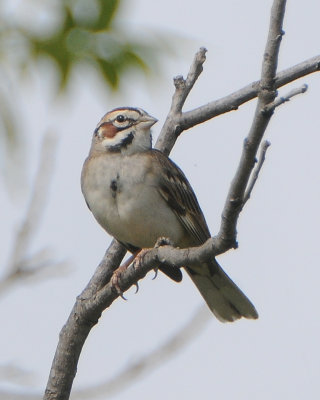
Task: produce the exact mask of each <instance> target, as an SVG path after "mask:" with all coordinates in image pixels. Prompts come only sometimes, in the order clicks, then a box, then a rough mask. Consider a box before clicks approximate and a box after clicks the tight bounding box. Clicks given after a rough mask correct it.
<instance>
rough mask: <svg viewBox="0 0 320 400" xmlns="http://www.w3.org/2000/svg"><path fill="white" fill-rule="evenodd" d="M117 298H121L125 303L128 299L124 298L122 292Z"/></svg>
mask: <svg viewBox="0 0 320 400" xmlns="http://www.w3.org/2000/svg"><path fill="white" fill-rule="evenodd" d="M119 296H120V297H121V298H122V300H125V301H127V300H128V299H127V298H125V297H124V295H123V292H121V293H119Z"/></svg>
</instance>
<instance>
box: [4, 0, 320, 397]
mask: <svg viewBox="0 0 320 400" xmlns="http://www.w3.org/2000/svg"><path fill="white" fill-rule="evenodd" d="M17 3H19V2H17ZM271 4H272V2H271V1H270V0H269V1H266V0H265V1H255V0H241V1H237V0H233V1H231V0H230V1H225V2H221V1H209V0H198V1H196V2H195V1H183V2H182V1H174V0H173V1H172V0H171V1H169V0H162V1H161V2H160V1H158V2H152V1H147V0H131V1H129V0H128V1H127V3H126V4H125V6H124V7H123V13H122V20H123V23H124V24H127V25H128V27H129V28H130V29H132V30H133V31H134V32H138V31H140V32H141V34H144V35H150V34H158V33H159V32H160V33H165V34H166V35H167V36H168V37H169V38H172V40H173V45H174V46H176V47H177V50H176V55H175V56H172V55H168V54H166V53H164V54H163V57H162V61H163V70H162V73H161V74H159V75H156V76H153V77H151V78H150V79H149V80H145V79H144V78H140V77H139V76H137V75H136V74H132V75H129V76H128V77H127V78H126V80H125V82H124V83H123V85H122V90H121V92H120V94H117V95H114V94H113V93H110V92H107V93H106V92H105V90H104V89H103V88H102V87H101V86H100V85H99V83H98V82H97V80H96V79H94V78H93V77H92V76H91V75H89V76H83V74H84V72H85V71H84V69H79V71H78V72H77V74H76V76H75V78H74V80H73V83H72V89H71V91H70V95H69V96H68V97H67V98H66V99H65V100H64V101H63V102H60V103H57V102H53V101H52V97H53V95H52V85H51V83H50V79H51V78H52V76H51V75H50V74H49V75H48V76H47V75H44V70H43V68H42V69H41V67H39V70H36V69H35V70H34V71H33V74H32V76H30V78H29V79H28V81H24V84H21V87H19V96H18V98H17V102H18V104H19V107H20V108H21V109H22V111H23V113H22V114H23V115H22V116H19V117H21V118H23V119H24V128H25V132H24V137H25V152H26V156H27V159H28V161H29V165H30V169H29V170H28V171H27V172H26V176H27V181H26V182H27V185H28V184H30V183H29V182H31V181H32V180H31V179H32V176H33V174H34V170H35V166H36V164H37V161H38V150H39V145H40V139H41V137H42V136H43V133H44V131H46V130H47V129H50V130H52V131H53V132H55V133H56V134H57V135H58V137H59V149H58V156H57V160H56V170H55V174H54V179H53V183H52V185H51V191H50V199H49V202H48V205H47V208H46V211H45V217H44V220H43V222H42V225H41V228H40V230H39V233H38V234H37V236H36V240H35V241H34V243H33V245H32V249H33V250H34V251H36V250H39V249H41V248H43V247H50V248H51V250H52V251H53V254H54V257H55V259H56V260H65V261H67V262H68V265H69V267H68V270H67V271H64V272H63V275H62V276H53V277H51V278H50V279H48V280H45V281H39V282H30V283H29V284H26V283H23V284H19V285H16V286H15V287H14V289H13V290H12V291H11V292H10V293H8V294H7V295H6V296H4V297H2V298H1V299H0V300H1V301H0V315H1V320H2V323H1V333H0V338H1V343H2V345H1V351H0V366H3V365H5V364H13V365H17V366H20V367H21V368H23V369H25V370H26V371H29V372H30V373H31V376H29V377H28V379H27V378H26V382H25V384H26V386H27V387H28V390H30V391H34V389H39V390H43V389H44V387H45V384H46V381H47V376H48V373H49V369H50V365H51V361H52V358H53V355H54V351H55V347H56V345H57V341H58V334H59V331H60V329H61V327H62V325H63V324H64V323H65V321H66V319H67V317H68V315H69V313H70V311H71V308H72V305H73V303H74V301H75V298H76V296H77V295H78V294H79V293H80V292H81V291H82V289H83V288H84V286H85V285H86V283H87V282H88V280H89V279H90V277H91V275H92V274H93V272H94V270H95V268H96V266H97V265H98V263H99V261H100V260H101V258H102V256H103V254H104V251H105V249H106V247H107V245H108V244H109V243H110V241H111V238H110V237H109V236H108V235H107V234H106V233H105V232H104V231H103V230H102V229H101V228H100V226H99V225H98V224H97V223H96V222H95V220H94V218H93V217H92V215H91V214H90V212H89V210H88V209H87V207H86V205H85V202H84V200H83V198H82V195H81V191H80V185H79V177H80V172H81V168H82V163H83V161H84V159H85V157H86V156H87V153H88V151H89V146H90V141H91V135H92V132H93V130H94V128H95V126H96V123H97V122H98V121H99V119H100V118H101V116H102V115H103V114H104V113H105V112H106V111H108V110H110V109H112V108H114V107H116V106H123V105H130V106H138V107H142V108H144V109H145V110H146V111H148V112H149V113H150V114H151V115H153V116H155V117H157V118H158V119H159V122H158V123H157V124H156V125H155V126H154V128H153V133H154V137H156V136H157V134H158V133H159V131H160V128H161V124H162V123H163V122H164V118H165V116H166V113H167V111H168V109H169V106H170V100H171V96H172V93H173V85H172V78H173V76H175V75H178V74H183V75H185V74H186V73H187V71H188V69H189V66H190V63H191V61H192V59H193V56H194V53H195V52H196V51H197V49H198V48H199V47H200V46H205V47H206V48H207V49H208V54H207V61H206V63H205V65H204V72H203V74H202V75H201V77H200V78H199V80H198V82H197V84H196V86H195V88H194V90H193V91H192V93H191V95H190V97H189V98H188V101H187V103H186V107H185V109H191V108H193V107H196V106H199V105H202V104H205V103H207V102H208V101H210V100H214V99H216V98H219V97H222V96H224V95H227V94H229V93H231V92H232V91H235V90H237V89H240V88H241V87H242V86H245V85H246V84H248V83H250V82H252V81H255V80H257V79H258V78H259V74H260V68H261V59H262V55H263V51H264V45H265V40H266V37H267V28H268V24H269V13H270V8H271ZM22 11H23V10H22V9H21V10H20V12H22ZM319 15H320V4H319V2H318V1H316V0H309V1H307V2H288V6H287V12H286V17H285V21H284V30H285V35H284V37H283V40H282V45H281V53H280V59H279V70H281V69H284V68H287V67H289V66H291V65H294V64H296V63H298V62H300V61H303V60H305V59H307V58H309V57H312V56H314V55H317V54H319ZM179 43H181V44H179ZM44 77H45V78H44ZM303 83H307V84H308V85H309V90H308V91H307V93H306V94H303V95H300V96H298V97H295V98H294V99H293V100H292V101H290V102H289V103H287V104H285V105H284V106H281V107H279V108H278V109H277V111H276V114H275V116H274V117H273V119H272V121H271V124H270V126H269V129H268V131H267V134H266V138H267V139H268V140H270V142H271V148H270V149H269V151H268V154H267V160H266V162H265V164H264V167H263V171H262V173H261V176H260V178H259V181H258V183H257V185H256V187H255V189H254V192H253V195H252V198H251V199H250V201H249V202H248V203H247V205H246V207H245V210H244V211H243V213H242V214H241V217H240V220H239V226H238V234H239V236H238V241H239V249H238V250H237V251H230V252H229V253H228V254H226V255H223V256H221V257H219V262H220V263H221V265H222V266H223V267H224V268H225V270H226V271H227V272H228V273H229V274H230V276H231V277H232V279H233V280H234V281H235V282H236V283H237V284H238V285H239V286H240V287H241V288H242V289H243V291H244V292H245V293H246V294H247V296H248V297H249V298H250V299H251V300H252V302H253V303H254V304H255V306H256V308H257V310H258V312H259V315H260V318H259V320H257V321H248V320H241V321H239V322H237V323H234V324H221V323H220V322H219V321H218V320H216V319H215V318H214V317H212V319H211V320H210V322H209V323H208V325H207V326H206V328H205V329H204V330H203V331H202V333H200V334H199V335H198V336H197V337H195V338H194V341H193V342H192V344H191V345H190V346H188V347H187V348H185V349H184V350H183V352H181V353H179V354H178V355H177V356H176V357H175V358H174V359H172V360H170V361H169V362H167V363H165V364H163V365H162V366H161V367H160V368H159V369H157V370H156V371H154V372H152V374H150V375H148V376H146V377H144V378H143V379H139V380H138V382H136V383H135V384H134V385H133V386H130V388H128V389H127V390H125V391H123V392H121V393H119V394H118V395H116V396H115V397H114V398H115V399H117V400H125V399H128V398H130V399H131V400H133V399H140V400H144V399H153V400H160V399H163V398H166V399H168V400H176V399H182V398H183V399H184V400H191V399H195V398H202V399H204V400H209V399H219V400H229V399H237V400H256V399H259V400H269V399H290V400H300V399H301V398H305V399H307V398H308V399H315V398H317V397H318V396H319V392H320V390H319V385H320V384H319V373H320V363H319V359H320V349H319V337H320V322H319V307H318V305H319V302H320V292H319V280H320V273H319V258H320V250H319V248H320V246H319V243H318V239H319V224H320V218H319V203H320V188H319V187H320V185H319V146H320V140H319V133H320V115H319V99H320V76H319V75H316V74H315V75H311V76H308V77H306V78H304V79H302V80H300V81H297V82H295V83H293V84H292V85H290V87H285V88H282V89H281V90H280V93H281V94H285V93H286V92H288V91H289V90H290V88H292V87H296V86H300V85H302V84H303ZM254 107H255V101H252V102H250V103H249V104H246V105H244V106H242V107H240V109H239V110H238V111H236V112H233V113H229V114H226V115H223V116H221V117H219V118H216V119H214V120H212V121H210V122H207V123H206V124H203V125H201V126H198V127H196V128H194V129H192V130H190V131H187V132H185V133H183V135H182V137H181V138H179V140H178V142H177V144H176V147H175V148H174V150H173V152H172V153H171V157H172V159H173V160H174V161H175V162H176V163H177V164H178V165H179V166H180V167H181V168H182V169H183V171H184V172H185V174H186V175H187V177H188V178H189V180H190V182H191V184H192V186H193V188H194V190H195V192H196V194H197V196H198V200H199V202H200V205H201V207H202V210H203V212H204V214H205V216H206V219H207V222H208V225H209V227H210V230H211V232H212V234H214V233H216V232H217V229H218V227H219V224H220V215H221V211H222V207H223V203H224V200H225V197H226V194H227V190H228V187H229V184H230V181H231V179H232V177H233V174H234V172H235V167H236V165H237V162H238V160H239V156H240V152H241V146H242V141H243V139H244V137H245V135H246V134H247V132H248V130H249V128H250V123H251V121H252V115H253V111H254ZM27 185H26V186H27ZM0 201H1V211H0V212H1V220H2V221H3V223H1V224H0V233H1V238H2V239H1V241H2V243H3V249H2V250H1V254H0V261H1V265H4V264H5V262H6V260H7V257H8V255H9V250H10V246H11V245H12V237H13V236H12V234H13V232H14V229H16V228H17V226H18V224H19V221H20V218H21V216H22V215H23V212H24V202H23V201H22V200H20V201H19V202H14V203H12V201H11V199H10V198H9V197H8V195H7V194H6V189H5V186H4V184H3V182H1V194H0ZM8 233H10V234H8ZM152 276H153V275H152V273H151V274H149V275H147V277H146V278H145V279H144V280H143V281H142V282H141V283H140V291H139V293H138V294H137V295H135V294H134V291H132V290H131V291H129V292H128V293H127V294H126V297H128V299H129V300H128V301H127V302H124V301H123V300H121V299H119V300H117V301H116V302H115V303H114V304H113V305H112V307H111V309H110V310H107V311H105V313H104V314H103V316H102V318H101V320H100V321H99V324H98V326H96V327H95V328H94V329H93V330H92V332H91V334H90V336H89V338H88V340H87V342H86V344H85V346H84V349H83V352H82V355H81V359H80V363H79V368H78V374H77V377H76V379H75V385H74V387H77V388H80V387H85V386H87V385H94V384H96V383H99V382H101V381H103V380H104V379H106V378H107V377H112V376H114V375H115V374H116V373H117V372H118V371H120V370H121V369H123V368H124V367H125V366H126V365H128V363H130V362H134V361H135V360H137V359H139V357H141V356H142V355H144V354H146V353H148V351H150V350H152V349H154V348H156V347H157V346H159V345H160V343H162V342H163V341H165V340H166V339H167V338H169V337H170V336H171V335H172V334H173V333H174V332H175V331H176V330H177V329H178V328H179V327H181V326H182V325H183V324H184V323H186V322H187V321H188V320H189V319H190V318H191V316H192V315H193V313H194V312H195V311H196V310H197V308H198V307H199V306H200V305H201V304H202V303H203V299H202V297H201V296H200V295H199V293H198V292H197V290H196V288H195V287H194V286H193V284H192V283H191V282H190V280H189V278H188V277H187V276H185V279H184V280H183V282H182V283H181V284H176V283H174V282H172V281H170V280H169V279H167V278H166V277H165V276H164V275H162V274H159V276H158V277H157V279H156V280H152ZM208 314H209V311H208ZM0 384H1V385H2V387H16V386H14V385H9V384H6V383H1V382H0Z"/></svg>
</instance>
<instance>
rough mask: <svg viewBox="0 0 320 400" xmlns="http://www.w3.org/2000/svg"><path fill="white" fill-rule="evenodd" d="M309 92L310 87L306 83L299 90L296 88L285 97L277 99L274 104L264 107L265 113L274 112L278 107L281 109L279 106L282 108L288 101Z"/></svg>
mask: <svg viewBox="0 0 320 400" xmlns="http://www.w3.org/2000/svg"><path fill="white" fill-rule="evenodd" d="M307 90H308V85H307V84H306V83H305V84H303V85H302V86H300V87H298V88H294V89H292V90H291V91H290V92H289V93H287V94H286V95H285V96H280V97H277V98H276V99H275V100H274V101H273V102H272V103H270V104H267V105H266V106H265V107H264V109H263V112H265V113H270V112H273V111H274V110H275V108H276V107H279V106H281V104H283V103H286V102H287V101H290V99H291V98H292V97H294V96H297V95H298V94H302V93H305V92H306V91H307Z"/></svg>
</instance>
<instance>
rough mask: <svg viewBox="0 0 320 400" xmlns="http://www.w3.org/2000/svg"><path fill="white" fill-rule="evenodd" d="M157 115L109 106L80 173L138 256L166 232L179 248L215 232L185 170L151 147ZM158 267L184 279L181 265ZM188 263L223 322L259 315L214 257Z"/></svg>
mask: <svg viewBox="0 0 320 400" xmlns="http://www.w3.org/2000/svg"><path fill="white" fill-rule="evenodd" d="M157 121H158V120H157V119H156V118H154V117H152V116H151V115H149V114H148V113H147V112H146V111H144V110H143V109H141V108H135V107H119V108H115V109H113V110H111V111H109V112H107V113H106V114H105V115H104V116H103V117H102V119H101V120H100V122H99V123H98V125H97V126H96V128H95V130H94V133H93V137H92V143H91V148H90V151H89V155H88V157H87V158H86V160H85V162H84V165H83V168H82V172H81V190H82V193H83V195H84V198H85V201H86V203H87V205H88V208H89V209H90V211H91V212H92V214H93V216H94V217H95V219H96V220H97V222H98V223H99V224H100V225H101V227H102V228H103V229H104V230H105V231H106V232H107V233H109V234H110V235H111V236H113V237H114V238H115V239H116V240H117V241H118V242H120V243H121V244H123V246H124V247H125V248H126V249H127V250H128V251H130V252H131V253H133V254H134V255H136V254H138V253H139V251H141V250H142V249H147V248H152V247H154V246H155V244H156V243H157V240H158V239H159V238H161V237H165V238H169V239H170V242H171V243H172V244H173V245H174V246H176V247H179V248H189V247H195V246H200V245H202V244H203V243H204V242H206V241H207V240H208V239H209V238H210V237H211V235H210V232H209V228H208V226H207V223H206V220H205V217H204V215H203V212H202V210H201V208H200V205H199V203H198V200H197V198H196V195H195V193H194V191H193V189H192V187H191V185H190V183H189V181H188V180H187V178H186V176H185V175H184V173H183V172H182V170H181V169H180V168H179V167H178V166H177V165H176V164H175V163H174V162H173V161H172V160H171V159H170V158H169V157H167V156H166V155H165V154H164V153H163V152H161V151H159V150H157V149H154V148H152V136H151V127H152V126H153V125H154V124H155V123H156V122H157ZM159 269H160V270H161V271H162V272H163V273H164V274H166V275H167V276H169V277H170V278H172V279H173V280H174V281H176V282H180V281H181V280H182V272H181V269H180V268H177V267H174V266H170V265H166V264H161V265H160V266H159ZM184 269H185V270H186V272H187V274H188V275H189V276H190V278H191V280H192V281H193V283H194V284H195V286H196V287H197V288H198V290H199V292H200V294H201V295H202V297H203V298H204V300H205V302H206V303H207V305H208V307H209V308H210V310H211V311H212V313H213V314H214V315H215V316H216V317H217V318H218V320H220V321H221V322H232V321H235V320H238V319H240V318H241V317H244V318H248V319H256V318H258V313H257V311H256V309H255V307H254V305H253V304H252V302H251V301H250V300H249V299H248V298H247V297H246V295H245V294H244V293H243V292H242V291H241V290H240V289H239V287H238V286H237V285H236V284H235V283H234V282H233V281H232V280H231V279H230V278H229V276H228V275H227V274H226V273H225V272H224V271H223V269H222V267H221V266H220V265H219V264H218V262H217V261H216V259H215V258H214V257H213V258H212V260H210V261H209V262H206V263H199V264H198V265H191V266H185V267H184Z"/></svg>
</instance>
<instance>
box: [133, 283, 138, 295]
mask: <svg viewBox="0 0 320 400" xmlns="http://www.w3.org/2000/svg"><path fill="white" fill-rule="evenodd" d="M134 285H135V287H136V291H135V292H134V294H137V293H138V291H139V285H138V282H137V283H135V284H134Z"/></svg>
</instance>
